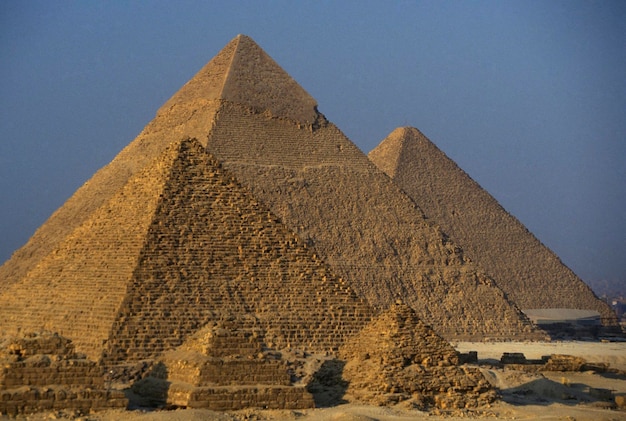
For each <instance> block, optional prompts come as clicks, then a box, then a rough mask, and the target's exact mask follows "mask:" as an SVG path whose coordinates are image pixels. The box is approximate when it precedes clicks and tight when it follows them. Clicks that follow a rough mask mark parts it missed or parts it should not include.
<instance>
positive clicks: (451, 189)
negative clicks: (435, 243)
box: [369, 127, 615, 321]
mask: <svg viewBox="0 0 626 421" xmlns="http://www.w3.org/2000/svg"><path fill="white" fill-rule="evenodd" d="M369 158H370V159H371V160H372V162H373V163H374V164H376V165H377V166H378V167H379V168H380V169H381V170H383V171H384V172H385V173H387V174H388V175H389V176H390V177H391V178H392V179H393V180H394V181H395V182H396V183H397V184H398V185H399V186H400V187H401V188H402V189H403V190H404V191H405V192H406V193H407V194H408V195H409V196H411V197H412V198H413V199H414V200H415V202H416V203H418V204H419V206H420V207H421V208H422V210H423V211H424V212H425V213H426V215H427V216H428V217H429V218H431V219H432V220H434V221H436V222H437V223H438V224H440V225H441V227H442V229H443V230H444V231H445V232H446V233H447V234H449V235H450V236H451V238H452V239H453V240H454V241H455V242H458V243H459V244H461V245H463V249H464V251H465V252H466V254H467V255H468V256H469V257H471V258H472V259H473V260H475V261H476V262H477V263H478V264H480V265H481V266H482V267H484V268H485V269H486V270H487V272H488V273H489V275H490V276H493V277H494V278H495V279H497V281H498V286H499V287H500V288H502V289H503V290H504V292H506V294H507V295H508V297H509V298H510V299H512V300H513V301H514V302H515V303H516V304H517V305H518V306H519V307H520V308H522V309H541V308H576V309H590V310H595V311H598V312H600V313H601V315H602V316H603V317H604V318H606V319H607V321H610V320H613V319H614V317H615V316H614V315H613V313H612V311H611V310H610V308H609V307H608V306H607V305H606V304H605V303H604V302H602V301H600V300H599V299H598V298H597V297H596V296H595V295H594V294H593V292H592V291H591V289H590V288H589V287H588V286H587V285H586V284H585V283H584V282H583V281H582V280H581V279H579V278H578V277H577V276H576V275H575V274H574V273H573V272H572V271H571V270H570V269H569V268H567V267H566V266H565V265H564V264H563V263H562V262H561V261H560V259H559V258H558V257H557V256H556V255H555V254H554V253H553V252H552V251H551V250H550V249H548V248H547V247H546V246H544V245H543V244H542V243H541V242H540V241H539V240H537V238H536V237H535V236H534V235H533V234H532V233H530V232H529V231H528V230H527V229H526V228H525V227H524V225H522V223H520V222H519V221H518V220H517V219H516V218H515V217H514V216H512V215H511V214H509V213H508V212H507V211H506V210H505V209H503V208H502V206H500V204H499V203H498V202H497V201H496V200H495V199H494V198H493V197H492V196H491V195H490V194H489V193H487V192H486V191H485V190H484V189H483V188H482V187H480V185H478V184H477V183H476V182H475V181H474V180H472V179H471V178H470V177H469V176H468V175H467V174H466V173H465V172H464V171H463V170H461V169H460V168H459V167H458V166H457V165H456V164H455V163H454V162H453V161H452V160H451V159H450V158H448V157H447V156H446V155H445V154H444V153H443V152H442V151H441V150H439V149H438V148H437V146H435V145H434V144H433V143H432V142H431V141H430V140H428V139H427V138H426V136H424V135H423V134H422V133H420V132H419V131H418V130H417V129H415V128H411V127H403V128H398V129H396V130H394V131H393V132H392V133H391V134H389V136H387V138H386V139H384V140H383V141H382V142H381V143H380V144H379V145H378V146H377V147H376V148H375V149H374V150H372V151H371V152H370V153H369Z"/></svg>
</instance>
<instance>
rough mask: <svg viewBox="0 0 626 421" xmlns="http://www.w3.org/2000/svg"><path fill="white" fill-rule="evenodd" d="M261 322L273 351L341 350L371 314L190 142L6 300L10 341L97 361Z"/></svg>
mask: <svg viewBox="0 0 626 421" xmlns="http://www.w3.org/2000/svg"><path fill="white" fill-rule="evenodd" d="M245 314H249V315H252V316H253V317H254V318H255V319H256V320H258V325H259V327H260V328H261V329H263V330H264V331H265V332H266V334H265V342H266V344H267V345H268V346H271V347H274V348H279V349H281V348H289V347H294V348H300V349H306V350H312V351H318V352H333V351H335V350H336V349H337V348H338V347H339V346H340V345H341V343H343V341H344V340H345V338H347V337H350V336H352V335H354V334H355V333H357V332H358V331H359V330H360V329H361V328H362V326H363V325H364V324H365V323H366V322H367V321H368V320H369V319H370V318H371V312H370V308H369V307H368V306H367V305H366V304H365V302H364V300H363V299H360V298H357V297H356V295H355V294H354V292H353V291H352V290H351V289H350V288H349V287H348V286H347V285H346V284H345V282H344V281H343V280H341V279H338V278H337V277H335V276H333V275H332V273H331V271H330V270H329V269H328V267H327V265H325V264H324V263H323V262H322V261H321V260H320V259H319V258H318V257H316V256H315V254H314V253H313V252H312V251H311V250H310V249H309V248H308V247H307V246H306V245H305V244H304V243H303V242H302V241H301V240H300V239H299V238H298V237H297V236H295V235H293V234H292V233H291V232H290V231H289V230H288V229H287V228H286V227H285V226H284V225H283V224H281V223H280V222H279V221H278V220H277V219H276V217H275V216H273V215H272V213H271V212H269V211H268V210H267V209H266V208H265V207H264V206H262V205H261V204H260V203H258V202H257V201H256V200H255V199H254V198H253V197H252V196H251V195H250V193H249V192H248V191H247V190H246V189H245V188H243V187H241V186H240V185H239V184H238V183H237V182H236V180H235V179H233V178H232V177H231V176H229V175H228V174H227V172H225V171H224V170H223V169H222V168H221V167H220V166H219V164H218V163H217V162H216V161H215V159H214V158H213V157H212V156H211V155H210V154H208V153H206V151H205V150H204V147H202V145H200V144H199V143H198V142H196V141H193V140H182V141H177V142H174V143H172V144H171V145H170V146H168V147H167V148H166V149H165V150H164V152H163V153H162V154H161V155H160V156H159V157H157V158H156V159H155V160H153V161H152V162H151V163H150V164H149V165H147V166H146V167H145V168H144V169H143V170H142V171H139V172H138V173H137V174H135V175H134V176H132V177H131V178H130V179H129V180H128V182H127V183H126V184H125V185H124V186H123V187H122V188H121V189H120V190H119V191H118V192H117V193H116V194H114V195H113V196H112V197H111V198H110V199H109V200H108V201H107V202H105V203H104V204H103V205H102V206H101V207H99V208H98V209H96V210H95V211H94V212H92V213H91V215H90V216H89V217H88V218H86V219H85V220H84V221H83V222H82V223H81V224H80V225H79V226H78V227H76V229H74V230H73V231H72V232H71V233H70V234H69V235H68V236H66V238H64V239H63V240H62V241H61V242H59V243H58V244H57V245H56V246H55V248H54V249H53V250H52V252H51V253H49V254H48V255H47V256H45V257H44V258H43V259H41V260H40V261H39V263H38V265H37V266H36V267H34V268H33V269H32V270H31V271H29V272H28V273H27V275H26V276H25V277H24V278H23V279H21V280H20V281H19V282H16V283H14V284H12V285H11V286H9V287H8V288H7V290H5V291H4V293H3V294H2V295H0V326H2V329H3V330H5V331H6V332H8V333H14V332H17V331H20V330H21V331H36V330H40V329H47V330H51V331H55V332H59V333H60V334H62V335H64V336H67V337H69V338H71V339H72V340H73V341H74V344H75V345H76V349H77V350H78V351H80V352H83V353H86V354H87V355H88V356H89V357H90V358H92V359H94V360H101V359H102V360H104V362H105V363H109V364H113V363H121V362H129V361H137V360H142V359H148V358H154V357H155V356H157V355H159V354H161V353H162V352H163V351H165V350H168V349H173V348H175V347H177V346H179V345H180V344H181V343H182V342H183V340H184V339H185V338H186V337H188V336H189V335H191V334H193V333H194V332H196V331H197V330H198V329H200V328H201V327H202V326H204V325H206V324H207V323H209V322H211V321H216V320H220V319H224V318H228V317H233V316H236V315H245Z"/></svg>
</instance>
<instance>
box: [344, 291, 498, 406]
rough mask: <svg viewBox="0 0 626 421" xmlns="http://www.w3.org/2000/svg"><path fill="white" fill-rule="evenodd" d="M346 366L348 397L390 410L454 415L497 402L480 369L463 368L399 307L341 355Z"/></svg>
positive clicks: (451, 352) (413, 315)
mask: <svg viewBox="0 0 626 421" xmlns="http://www.w3.org/2000/svg"><path fill="white" fill-rule="evenodd" d="M340 356H341V358H342V359H344V360H347V364H346V365H345V367H344V369H343V378H344V379H345V380H346V381H347V382H348V383H349V386H348V389H347V392H346V393H347V395H349V396H350V397H351V398H352V399H355V400H357V401H364V402H368V403H375V404H378V405H390V404H396V403H398V402H402V401H406V402H409V403H410V404H412V405H414V406H416V407H418V408H421V409H430V408H437V409H439V410H455V409H469V408H477V407H479V406H483V405H486V404H489V403H491V402H493V401H494V400H495V398H496V393H495V392H494V391H493V390H492V387H491V386H490V384H489V382H487V380H485V378H484V377H483V375H482V374H481V373H480V371H479V370H478V369H477V368H475V367H468V366H459V356H458V353H457V352H456V350H455V349H454V348H453V347H452V346H451V345H450V344H449V343H448V342H446V341H445V340H444V339H443V338H442V337H441V336H439V335H437V334H436V333H435V332H434V331H433V330H432V329H431V328H430V327H429V326H427V325H426V324H424V323H423V322H422V321H421V320H420V319H419V318H418V317H417V315H416V313H415V311H414V310H413V309H412V308H410V307H409V306H407V305H405V304H402V303H398V304H395V305H393V306H391V307H390V308H389V309H388V310H386V311H385V312H384V313H382V314H381V315H380V316H378V317H377V318H376V319H375V320H373V321H372V322H371V323H370V324H369V325H367V326H366V327H365V328H364V329H363V330H362V331H361V332H360V333H359V334H358V335H357V336H355V337H354V338H352V339H351V340H350V341H349V342H348V343H346V344H345V345H344V346H343V347H342V348H341V351H340Z"/></svg>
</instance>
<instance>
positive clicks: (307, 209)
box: [0, 35, 539, 364]
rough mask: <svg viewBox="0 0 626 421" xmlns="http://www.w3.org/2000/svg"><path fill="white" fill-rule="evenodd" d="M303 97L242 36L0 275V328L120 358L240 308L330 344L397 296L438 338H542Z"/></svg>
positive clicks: (170, 342) (274, 332)
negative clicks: (55, 337)
mask: <svg viewBox="0 0 626 421" xmlns="http://www.w3.org/2000/svg"><path fill="white" fill-rule="evenodd" d="M315 104H316V103H315V101H314V100H313V99H312V98H311V96H310V95H308V94H307V93H306V91H304V89H302V88H301V87H299V86H298V85H297V83H296V82H295V81H293V79H292V78H291V77H290V76H289V75H288V74H287V73H286V72H284V71H283V70H282V69H281V68H280V67H279V66H278V65H277V64H276V63H275V62H274V61H273V60H272V59H271V58H270V57H269V56H268V55H267V54H266V53H265V52H263V50H261V48H260V47H258V46H257V45H256V44H255V43H254V42H253V41H252V40H251V39H250V38H248V37H245V36H242V35H240V36H238V37H236V38H235V39H234V40H233V41H231V42H230V43H229V44H228V45H227V46H226V47H224V49H223V50H222V51H221V52H220V53H218V54H217V56H215V58H214V59H212V60H211V61H210V62H209V63H208V64H207V65H206V66H205V67H204V68H203V69H202V70H201V71H200V72H199V73H198V74H196V76H194V77H193V78H192V79H191V80H190V81H189V82H188V83H187V84H185V85H184V86H183V87H182V88H181V90H180V91H179V92H178V93H176V94H175V95H174V96H173V97H172V99H170V100H169V101H168V102H166V104H165V105H163V106H162V107H161V108H160V109H159V111H158V113H157V115H156V117H155V119H154V120H153V121H151V122H150V123H149V124H148V125H147V126H146V127H145V128H144V130H143V131H142V132H141V133H140V134H139V136H138V137H137V138H136V139H135V140H133V141H132V142H131V143H130V144H129V145H128V146H127V147H126V148H124V150H122V151H121V152H120V153H119V154H118V155H117V156H116V157H115V159H113V161H112V162H111V163H110V164H108V165H107V166H105V167H103V168H102V169H101V170H99V171H98V172H97V173H96V174H95V175H94V176H93V177H92V178H91V179H90V180H89V181H88V182H86V183H85V184H84V185H83V186H82V187H81V188H80V189H78V190H77V191H76V192H75V193H74V195H73V196H72V197H71V198H70V199H69V200H68V201H67V202H66V203H65V204H64V205H63V206H62V207H61V208H59V209H58V210H57V211H56V212H55V213H54V214H53V215H52V216H51V217H50V218H49V219H48V221H46V223H44V224H43V225H42V226H41V227H40V228H39V229H38V230H37V232H36V233H35V234H34V235H33V237H32V238H31V239H30V240H29V241H28V243H27V244H25V245H24V246H23V247H22V248H21V249H20V250H18V251H17V252H16V253H14V255H13V256H12V258H11V259H10V260H9V261H7V262H6V263H5V264H4V265H3V266H2V267H0V279H1V282H2V284H3V288H2V293H1V294H0V325H1V326H2V329H3V330H5V331H11V332H15V331H27V330H38V329H42V328H43V329H47V330H52V331H55V332H59V333H60V334H62V335H64V336H67V337H68V338H69V339H71V340H72V341H73V343H74V344H75V345H76V349H77V350H78V351H80V352H82V353H85V354H87V355H88V356H89V357H90V358H92V359H96V360H98V359H101V360H102V361H104V362H105V363H108V364H117V363H121V362H129V361H137V360H141V359H145V358H153V357H155V356H156V355H159V354H160V353H162V352H164V351H167V350H171V349H174V348H176V347H178V346H180V344H181V343H182V342H183V341H184V340H185V338H186V337H188V336H189V335H191V334H193V333H194V332H196V331H197V330H198V329H200V328H202V326H204V325H206V324H207V323H209V322H211V321H214V320H216V319H220V318H223V317H230V316H232V315H237V314H241V313H243V314H250V315H252V316H253V317H255V318H256V319H258V323H259V325H260V326H261V327H262V328H263V329H264V331H265V341H266V344H267V346H269V347H272V348H278V349H280V348H289V347H297V348H302V349H308V350H315V351H320V352H322V351H323V352H334V350H336V349H337V347H338V346H340V345H341V343H343V342H344V341H345V340H347V338H348V337H350V336H351V335H354V334H355V333H356V332H357V331H358V330H359V329H360V328H361V327H362V326H363V325H364V323H366V322H367V320H369V318H370V317H371V315H372V314H373V310H372V308H373V309H376V311H378V310H383V309H385V308H387V307H389V306H390V305H391V304H393V303H394V302H395V300H396V299H398V298H402V299H403V300H404V301H405V302H406V303H407V304H409V305H410V306H411V307H412V308H413V309H414V310H415V312H416V314H417V315H418V316H419V317H420V318H421V319H423V320H424V321H425V322H426V323H428V324H429V325H432V326H433V329H435V331H436V332H437V333H438V334H440V335H442V336H443V337H446V338H468V339H469V338H475V339H482V338H485V337H494V338H534V337H537V335H538V334H539V333H538V332H537V331H536V329H535V328H534V327H533V326H532V324H531V323H530V322H529V320H528V319H527V318H526V317H525V316H524V314H523V313H521V311H520V310H519V308H518V307H517V306H516V305H514V304H513V303H512V302H510V301H509V300H508V299H507V297H506V294H504V292H503V291H502V290H500V289H499V288H498V286H497V283H496V281H494V279H492V278H491V277H489V276H488V275H487V274H486V272H485V271H484V270H483V269H482V268H480V267H478V266H476V265H475V264H473V263H472V262H470V261H468V259H466V258H465V256H464V254H463V250H462V249H461V248H460V247H459V246H458V245H456V244H455V243H454V242H453V241H451V240H450V239H449V238H448V237H447V236H446V235H445V234H444V233H443V232H442V231H441V230H440V229H439V228H438V227H437V226H434V225H432V224H431V223H430V222H429V221H427V220H426V218H425V216H424V213H423V212H422V211H421V209H420V208H419V207H418V206H417V205H416V204H415V202H414V201H413V200H411V199H410V198H409V197H408V196H407V195H406V194H404V193H403V192H402V190H401V189H400V188H399V187H398V186H397V185H396V184H394V183H393V182H392V181H391V180H390V179H389V177H387V175H385V174H384V173H383V172H382V171H380V170H379V169H378V168H377V167H376V166H375V165H373V164H372V163H371V162H370V161H369V159H368V158H367V156H366V155H365V154H363V152H361V151H360V150H359V149H358V148H357V147H356V146H355V145H354V144H353V143H352V142H351V141H350V140H349V139H347V138H346V137H345V136H344V135H343V133H342V132H341V131H340V130H339V129H338V128H337V127H336V126H335V125H333V124H332V123H330V122H329V121H328V120H326V118H325V117H324V116H323V115H322V114H321V113H319V112H318V111H317V109H316V105H315ZM33 291H38V293H37V296H36V297H33Z"/></svg>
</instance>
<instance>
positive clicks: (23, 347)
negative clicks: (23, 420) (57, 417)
mask: <svg viewBox="0 0 626 421" xmlns="http://www.w3.org/2000/svg"><path fill="white" fill-rule="evenodd" d="M127 404H128V400H127V399H126V398H125V396H124V394H123V393H122V392H120V391H116V390H108V389H107V388H106V386H105V384H104V379H103V376H102V369H101V367H99V366H98V365H97V364H96V363H95V362H93V361H90V360H88V359H86V358H85V357H84V356H81V355H78V354H76V353H75V352H74V346H73V345H72V343H71V341H70V340H69V339H67V338H64V337H62V336H59V335H57V334H53V333H49V332H41V333H31V334H26V335H21V336H19V337H12V338H4V339H3V340H1V341H0V414H7V415H9V416H16V415H18V414H28V413H33V412H38V411H44V410H59V409H69V410H77V411H80V412H84V413H88V412H90V411H94V410H99V409H105V408H125V407H126V406H127Z"/></svg>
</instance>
